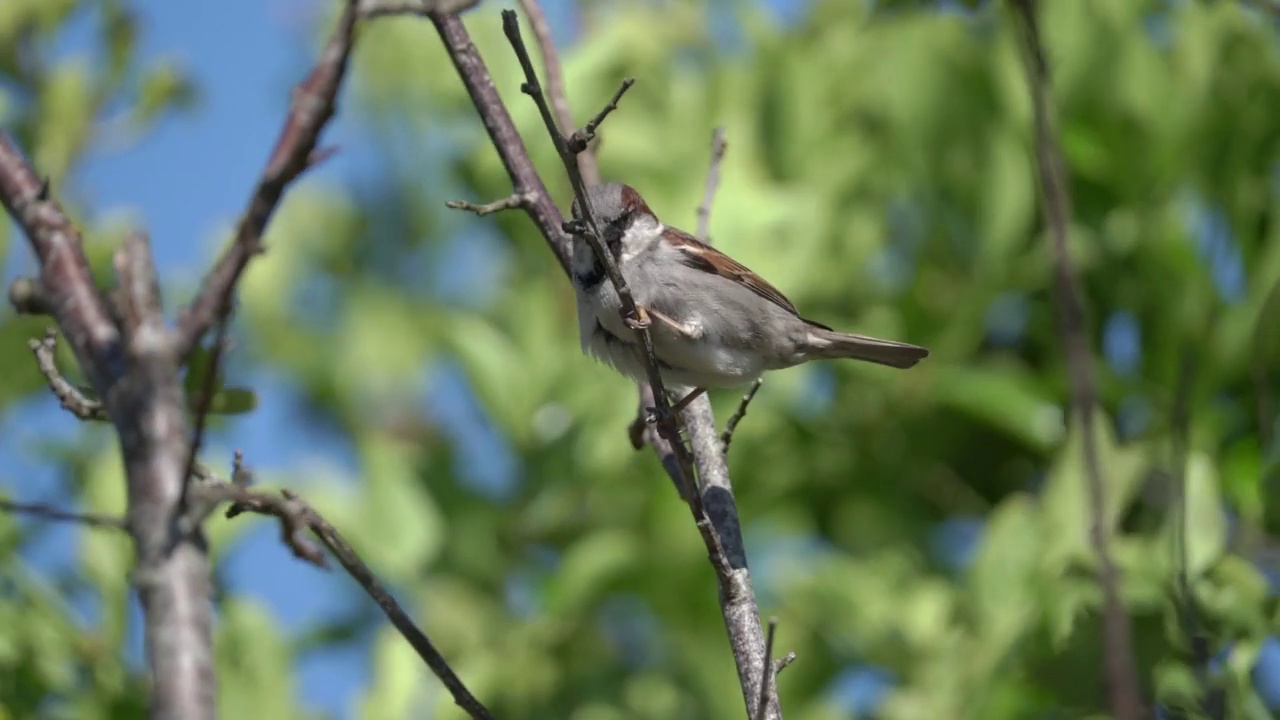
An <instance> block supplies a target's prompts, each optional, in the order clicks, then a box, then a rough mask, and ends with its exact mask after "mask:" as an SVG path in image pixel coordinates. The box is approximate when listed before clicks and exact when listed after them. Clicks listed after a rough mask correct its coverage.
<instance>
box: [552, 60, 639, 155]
mask: <svg viewBox="0 0 1280 720" xmlns="http://www.w3.org/2000/svg"><path fill="white" fill-rule="evenodd" d="M635 84H636V79H635V78H623V80H622V85H620V86H618V91H617V92H615V93H614V94H613V99H611V100H610V101H609V104H608V105H605V106H604V108H603V109H601V110H600V112H598V113H596V116H595V117H593V118H591V120H590V121H589V122H588V123H587V124H586V126H585V127H582V128H579V129H577V130H574V131H573V134H572V135H570V136H569V139H568V140H567V141H566V143H565V147H567V148H568V149H569V152H571V153H574V154H578V153H582V152H585V151H586V149H587V146H588V145H590V144H591V141H592V140H595V139H596V130H597V129H599V127H600V125H601V123H603V122H604V119H605V118H606V117H608V116H609V113H611V112H613V111H614V110H617V109H618V101H620V100H622V96H623V94H624V93H626V92H627V91H628V90H630V89H631V86H632V85H635Z"/></svg>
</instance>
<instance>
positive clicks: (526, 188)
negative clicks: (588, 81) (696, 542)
mask: <svg viewBox="0 0 1280 720" xmlns="http://www.w3.org/2000/svg"><path fill="white" fill-rule="evenodd" d="M428 17H430V18H431V20H432V22H433V24H435V26H436V29H437V31H438V32H439V33H440V37H441V40H442V41H443V43H444V46H445V50H446V52H448V54H449V56H450V58H451V59H452V60H453V63H454V66H455V67H456V68H457V70H458V74H459V75H460V76H461V78H462V82H463V84H464V85H465V87H466V89H467V92H468V94H469V95H470V96H471V99H472V102H473V103H474V104H475V106H476V110H477V112H478V113H479V115H480V119H481V121H482V122H483V123H484V126H485V129H486V130H487V131H488V133H489V136H490V138H491V139H492V141H493V144H494V147H495V149H496V150H497V151H498V155H499V157H500V158H501V160H502V163H503V165H504V167H506V169H507V173H508V175H509V176H510V177H511V181H512V184H513V186H514V188H515V191H516V192H517V193H520V194H523V193H530V194H532V196H533V197H534V198H535V200H534V203H533V204H532V205H530V206H528V207H526V211H527V212H528V213H529V216H530V218H531V219H532V220H533V221H534V223H535V224H536V225H537V226H538V229H539V230H540V231H542V234H543V237H544V238H546V240H547V243H548V245H549V246H550V247H551V248H552V250H553V252H554V253H555V255H556V258H557V259H558V260H559V261H560V266H561V268H562V269H564V270H565V271H566V273H567V269H568V258H569V254H570V239H569V237H568V236H567V235H566V234H565V233H564V232H563V227H562V216H561V214H560V211H559V208H557V207H556V206H555V203H554V202H552V200H551V198H550V197H549V195H548V194H547V191H546V188H545V185H544V184H543V182H542V179H541V178H540V177H539V176H538V173H537V171H536V170H535V169H534V167H533V163H532V162H531V161H530V159H529V156H528V153H527V151H526V150H525V147H524V142H523V140H521V138H520V135H519V133H517V132H516V129H515V126H514V125H513V123H512V122H511V116H510V113H508V111H507V109H506V106H505V105H504V104H503V102H502V99H501V98H500V97H499V96H498V93H497V91H496V90H495V89H494V85H493V79H492V78H491V77H490V76H489V73H488V70H487V68H486V67H485V64H484V60H483V58H481V57H480V54H479V52H478V51H477V50H476V48H475V45H474V43H472V42H471V39H470V36H469V35H468V33H467V30H466V28H465V27H464V26H463V24H462V22H461V21H460V20H459V19H458V18H457V17H456V16H454V15H452V14H449V13H443V12H429V13H428ZM503 24H504V30H505V29H507V28H508V26H510V27H511V29H510V31H508V39H509V40H511V41H512V46H513V47H514V48H516V50H517V55H518V56H519V55H520V51H521V50H522V49H523V40H522V39H521V38H520V37H519V26H518V22H517V21H516V19H515V17H514V15H511V16H510V18H508V17H506V16H504V18H503ZM521 65H522V67H523V69H524V71H525V75H526V83H525V85H526V87H525V88H522V89H524V90H526V91H535V90H536V91H537V92H530V93H529V94H531V95H532V97H533V98H534V100H535V101H537V102H538V105H539V110H540V112H541V113H542V115H543V118H544V123H545V124H547V126H548V130H550V131H551V134H552V136H553V139H554V141H555V142H556V145H557V150H558V151H559V152H560V154H561V159H562V161H565V164H566V171H567V172H568V173H569V176H570V181H571V183H572V184H573V185H574V194H575V196H577V197H579V198H582V196H583V195H584V192H583V188H582V184H583V183H582V179H581V176H580V174H578V173H577V171H576V163H574V162H573V155H572V153H568V154H567V155H568V160H566V159H565V158H566V152H565V151H566V150H567V148H566V147H565V140H564V138H563V136H562V135H560V133H559V131H558V130H557V129H556V126H555V121H554V120H553V119H550V118H551V113H550V111H549V109H548V108H547V104H546V101H545V99H544V98H542V97H541V92H540V87H539V86H538V84H537V79H536V74H535V73H534V72H533V69H532V63H531V62H529V60H528V53H527V51H525V52H524V53H523V58H522V62H521ZM530 78H531V79H532V83H530V82H528V80H529V79H530ZM549 119H550V121H549V122H548V120H549ZM580 207H582V208H583V209H584V211H585V212H584V215H585V220H586V222H585V223H584V224H585V225H587V228H585V230H588V231H592V230H594V228H592V227H591V226H592V225H594V224H595V217H594V213H593V212H592V211H591V208H590V207H589V206H588V205H587V204H586V203H582V202H581V201H580ZM588 239H589V240H591V241H593V242H595V243H596V247H595V249H596V251H597V252H600V249H599V247H598V242H599V236H598V233H595V232H591V233H589V234H588ZM604 257H605V258H606V261H607V260H608V259H609V255H607V254H605V255H604ZM609 265H613V263H609ZM606 272H607V273H609V277H610V279H611V281H612V280H614V278H615V277H616V276H617V273H616V268H613V272H610V267H606ZM615 287H617V288H618V289H619V292H620V294H621V293H622V291H623V289H624V288H625V284H621V285H619V284H618V283H617V282H616V281H615ZM641 337H642V339H644V340H647V333H641ZM645 357H646V359H647V361H649V362H651V361H652V357H653V356H652V349H651V343H650V344H648V345H647V346H646V354H645ZM659 381H660V379H659ZM658 387H661V386H660V384H659V386H658ZM651 395H652V397H653V407H659V408H660V411H659V412H658V415H659V418H658V420H659V422H658V425H657V432H656V433H655V434H656V435H658V436H659V437H658V439H659V440H661V441H662V442H661V443H659V442H655V443H654V446H655V449H657V451H658V453H659V456H660V457H661V458H662V459H663V466H664V468H665V469H666V470H667V472H668V474H670V475H671V476H672V478H673V480H675V481H676V483H677V486H678V487H681V486H682V483H681V482H680V478H691V477H692V476H693V475H692V472H691V471H690V470H689V468H688V465H687V458H688V451H687V450H686V449H685V448H684V445H683V442H682V441H681V439H680V437H679V433H678V431H676V430H675V429H674V428H673V426H674V423H673V422H670V418H669V415H668V416H667V417H665V418H664V417H663V413H662V412H661V406H667V408H669V404H668V402H667V398H666V394H665V392H661V391H659V392H657V393H652V391H651ZM699 408H701V409H702V410H703V411H704V412H705V418H703V417H701V416H700V417H699V422H700V423H701V422H702V420H703V419H705V420H706V423H705V424H706V428H704V432H703V433H702V434H703V436H704V440H705V439H706V438H710V439H711V442H712V443H714V445H715V446H716V447H715V448H714V450H712V454H713V455H714V456H715V459H713V460H712V461H711V463H712V466H713V467H714V463H717V462H719V463H720V467H721V468H722V469H723V462H722V456H721V454H720V452H719V447H718V445H719V436H718V434H717V433H716V431H715V426H714V422H713V420H712V419H711V418H710V414H711V413H710V405H709V404H707V401H706V399H705V398H701V399H699V400H698V401H696V402H695V403H693V405H691V407H690V408H689V409H686V410H685V415H684V417H685V419H686V422H688V418H689V417H690V415H689V413H690V411H691V410H698V409H699ZM668 413H669V410H668ZM694 432H695V433H696V432H697V429H696V427H695V429H694ZM705 444H706V443H705V442H704V446H705ZM696 454H697V453H696V452H695V455H696ZM682 456H683V457H684V458H685V462H681V461H680V458H681V457H682ZM699 460H701V458H699ZM700 469H701V468H700ZM727 478H728V476H727V473H723V472H722V477H721V478H720V480H719V481H718V482H717V484H716V486H715V487H713V488H711V489H710V492H711V493H712V495H713V496H714V500H715V502H716V508H717V510H718V513H719V515H720V516H721V517H720V518H719V519H717V518H716V517H715V515H716V513H709V508H707V507H704V499H703V495H702V494H701V493H698V492H696V491H695V489H694V488H693V487H692V483H689V485H688V488H687V489H685V488H683V487H682V495H685V496H686V497H687V498H688V500H689V505H690V509H691V512H692V514H693V516H694V519H695V524H696V526H697V528H698V532H699V534H700V535H701V537H702V538H703V543H704V544H705V545H706V547H707V554H708V557H709V558H710V560H711V562H712V567H713V568H714V569H715V571H716V579H717V583H718V584H719V586H720V591H721V592H720V597H721V601H722V602H721V610H722V613H723V615H724V618H725V626H726V628H727V629H728V632H729V636H730V644H731V646H732V647H733V651H734V660H735V664H736V665H737V667H738V672H739V679H740V680H741V681H742V689H743V698H744V702H745V703H746V707H747V708H748V710H749V709H750V708H752V707H754V705H755V698H756V697H758V693H759V686H758V685H759V678H760V677H761V672H762V671H761V669H760V668H761V664H760V663H761V662H763V660H762V658H763V654H764V653H763V650H764V634H763V631H762V629H761V627H760V620H759V613H758V611H757V610H756V607H755V596H754V594H753V593H752V591H751V586H750V581H749V577H748V576H747V573H746V562H745V556H744V555H743V553H742V552H741V537H740V535H741V534H740V532H738V530H737V514H736V510H734V509H733V508H732V494H731V493H729V494H727V495H726V493H725V492H724V488H726V487H727ZM686 493H687V494H686ZM725 499H727V500H728V507H727V509H726V506H725V503H724V502H723V501H724V500H725ZM722 526H723V527H730V526H731V527H732V529H733V534H734V536H735V537H734V540H735V541H736V549H737V552H736V554H735V552H733V549H731V548H726V547H725V546H724V545H722V544H721V542H720V537H719V536H718V532H723V530H722V529H721V527H722ZM735 560H736V564H734V562H735ZM768 717H769V718H771V720H772V719H773V718H780V717H781V712H780V710H778V707H777V703H776V702H771V703H770V704H769V715H768Z"/></svg>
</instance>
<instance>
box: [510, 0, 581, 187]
mask: <svg viewBox="0 0 1280 720" xmlns="http://www.w3.org/2000/svg"><path fill="white" fill-rule="evenodd" d="M520 9H521V10H524V15H525V17H526V18H528V19H529V25H530V26H531V27H532V28H533V38H534V40H535V41H536V42H537V43H538V50H539V51H540V52H541V53H542V74H543V75H544V76H545V77H546V78H547V95H549V96H550V98H551V106H552V107H553V108H554V109H555V113H556V121H557V122H559V123H560V127H562V128H571V127H574V122H573V111H572V110H570V109H569V94H568V92H567V91H566V90H565V87H564V71H563V70H561V68H560V55H559V53H557V52H556V45H555V43H554V42H553V41H552V39H551V25H550V24H549V23H548V22H547V15H546V13H544V12H543V11H542V5H541V4H540V3H539V2H538V0H520ZM578 171H579V172H581V173H582V179H583V180H584V181H585V182H586V183H587V187H594V186H596V185H599V184H600V166H599V165H598V164H597V163H596V156H595V153H592V152H582V153H579V154H578Z"/></svg>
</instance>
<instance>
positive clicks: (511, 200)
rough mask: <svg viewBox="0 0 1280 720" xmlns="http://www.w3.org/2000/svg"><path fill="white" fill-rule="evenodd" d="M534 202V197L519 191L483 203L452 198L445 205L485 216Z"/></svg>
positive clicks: (526, 205)
mask: <svg viewBox="0 0 1280 720" xmlns="http://www.w3.org/2000/svg"><path fill="white" fill-rule="evenodd" d="M532 203H533V198H532V197H530V196H529V195H521V194H519V193H516V194H513V195H508V196H507V197H504V198H502V199H501V200H494V201H493V202H491V203H485V204H483V205H476V204H475V203H469V202H467V201H466V200H450V201H449V202H447V203H445V207H450V208H453V209H454V210H466V211H468V212H473V213H475V214H476V215H480V216H482V217H483V216H485V215H490V214H492V213H496V212H501V211H503V210H514V209H516V208H525V207H528V206H529V205H531V204H532Z"/></svg>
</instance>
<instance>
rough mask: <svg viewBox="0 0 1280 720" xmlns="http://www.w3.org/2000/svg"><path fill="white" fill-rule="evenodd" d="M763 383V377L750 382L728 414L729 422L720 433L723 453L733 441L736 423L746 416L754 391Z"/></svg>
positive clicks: (757, 390)
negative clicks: (748, 388) (740, 398)
mask: <svg viewBox="0 0 1280 720" xmlns="http://www.w3.org/2000/svg"><path fill="white" fill-rule="evenodd" d="M763 384H764V379H763V378H756V381H755V382H753V383H751V389H750V390H748V391H747V394H746V395H743V396H742V401H741V402H739V403H738V409H737V410H735V411H733V414H732V415H730V416H729V422H727V423H725V425H724V432H723V433H721V434H720V444H721V445H723V446H724V454H725V455H728V454H729V444H730V443H732V442H733V433H734V431H736V430H737V429H738V423H740V422H742V418H744V417H746V416H747V406H748V405H750V404H751V401H752V400H754V399H755V397H756V393H758V392H760V386H761V385H763Z"/></svg>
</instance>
